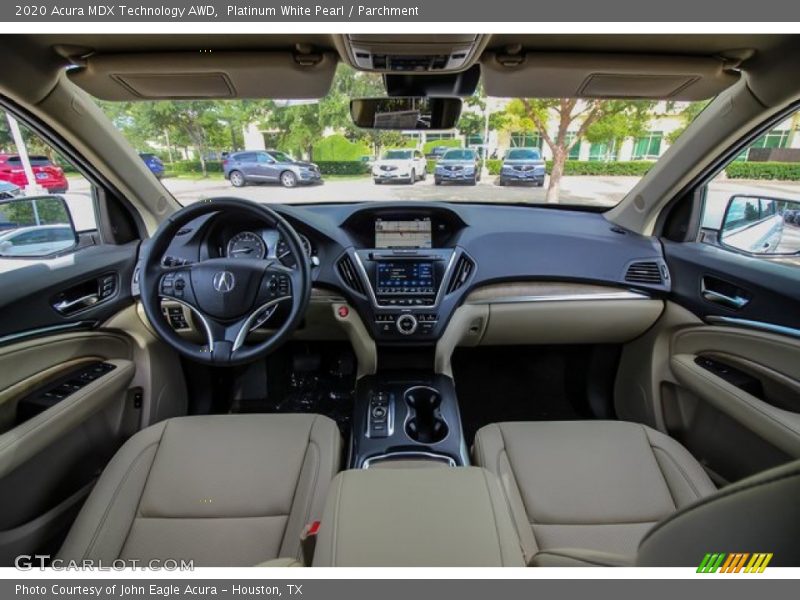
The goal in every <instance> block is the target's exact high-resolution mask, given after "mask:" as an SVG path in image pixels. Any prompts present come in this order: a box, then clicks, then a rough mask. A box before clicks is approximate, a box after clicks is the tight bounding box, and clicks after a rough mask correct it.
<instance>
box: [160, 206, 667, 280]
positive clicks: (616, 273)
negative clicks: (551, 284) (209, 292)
mask: <svg viewBox="0 0 800 600" xmlns="http://www.w3.org/2000/svg"><path fill="white" fill-rule="evenodd" d="M274 208H275V210H277V211H278V212H280V213H281V214H283V216H285V217H286V218H287V219H288V220H289V222H290V223H291V224H292V225H293V226H294V227H295V228H296V229H297V231H298V233H300V234H302V235H303V236H305V237H306V238H307V239H308V240H309V241H310V246H311V252H313V254H314V256H316V257H317V259H318V261H319V265H318V266H317V267H316V268H315V281H317V282H318V283H319V284H321V285H325V286H327V287H332V288H336V289H341V290H342V291H343V292H345V293H347V291H348V289H347V287H346V286H343V285H342V283H343V282H342V280H341V278H340V277H339V276H338V275H337V271H336V269H335V264H336V262H337V260H338V259H339V258H340V257H341V256H342V255H343V254H344V253H345V252H346V251H347V250H348V249H352V250H369V249H374V248H375V243H374V242H375V229H374V227H375V220H376V219H384V220H387V219H415V218H420V217H423V218H425V217H427V218H430V220H431V223H432V228H433V233H432V235H433V244H432V246H433V248H460V249H461V250H463V251H464V252H465V253H467V254H468V255H469V256H470V257H471V258H472V260H474V261H475V263H476V269H475V273H474V277H473V278H472V279H471V281H470V284H469V288H474V287H477V286H480V285H483V284H487V283H499V282H503V281H513V280H537V279H539V280H543V279H546V280H564V281H585V282H597V283H606V284H610V285H618V286H621V287H625V288H633V289H636V288H640V289H643V290H651V291H668V290H669V283H670V282H669V277H668V273H666V270H665V269H662V277H661V278H660V281H655V280H654V281H652V282H650V281H644V280H641V281H637V280H631V279H630V278H628V279H626V275H628V271H629V268H630V267H631V265H632V264H633V263H637V262H645V261H650V262H654V263H656V264H658V265H659V266H661V265H663V264H664V263H663V254H662V251H661V246H660V243H659V242H658V240H657V239H655V238H649V237H645V236H641V235H638V234H635V233H632V232H630V231H626V230H623V229H621V228H619V227H617V226H615V225H613V224H612V223H610V222H609V221H607V220H606V218H605V217H604V216H603V215H602V214H600V213H595V212H584V211H576V210H563V209H553V208H541V207H529V206H509V205H492V204H446V203H427V202H426V203H423V202H386V203H384V202H375V203H357V204H306V205H291V206H286V205H275V206H274ZM220 221H221V222H220ZM262 230H263V226H262V225H260V224H249V223H241V222H239V221H237V220H236V217H235V216H233V215H230V216H229V215H220V214H216V215H211V216H210V217H204V218H202V219H198V220H197V221H195V222H193V223H192V224H191V225H190V226H188V227H187V228H185V229H184V231H182V232H181V233H182V235H180V236H178V237H176V239H175V241H174V242H173V244H172V246H170V249H169V250H168V252H167V254H168V255H169V256H171V257H177V258H179V259H181V260H185V261H195V260H198V259H201V258H205V257H207V256H208V255H209V253H210V254H211V255H213V254H214V253H215V252H216V253H218V252H219V251H220V250H219V248H221V247H224V245H225V244H226V243H229V242H230V238H231V237H232V236H233V235H235V234H236V233H238V232H240V231H262ZM220 232H222V233H220ZM220 235H222V236H223V237H219V236H220ZM225 235H227V236H228V237H227V238H225V237H224V236H225ZM214 236H217V237H214ZM269 241H270V240H269V238H268V244H269ZM277 241H278V240H276V239H274V238H273V239H272V243H277ZM209 245H213V246H215V247H212V248H209ZM268 252H270V253H271V252H272V250H271V249H268ZM384 252H385V250H384ZM315 262H316V261H315ZM343 287H344V289H342V288H343Z"/></svg>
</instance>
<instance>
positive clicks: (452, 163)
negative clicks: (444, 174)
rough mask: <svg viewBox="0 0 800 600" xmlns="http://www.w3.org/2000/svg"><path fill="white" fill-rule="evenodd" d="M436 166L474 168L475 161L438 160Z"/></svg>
mask: <svg viewBox="0 0 800 600" xmlns="http://www.w3.org/2000/svg"><path fill="white" fill-rule="evenodd" d="M436 165H437V166H439V165H441V166H443V167H444V166H447V167H452V166H460V167H474V166H475V161H474V160H440V161H439V162H438V163H436Z"/></svg>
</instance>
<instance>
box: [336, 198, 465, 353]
mask: <svg viewBox="0 0 800 600" xmlns="http://www.w3.org/2000/svg"><path fill="white" fill-rule="evenodd" d="M464 226H465V225H464V223H463V222H459V221H456V220H454V218H453V217H452V215H450V214H448V213H446V212H439V213H430V212H424V211H423V212H420V211H406V212H404V213H399V214H397V213H385V212H380V211H378V212H375V211H370V212H366V213H364V214H362V215H360V216H359V217H358V218H356V220H355V222H354V223H351V224H349V227H350V229H349V231H351V234H352V235H353V237H354V238H355V239H357V240H359V241H360V242H361V243H362V244H363V245H362V246H361V247H359V248H352V249H350V250H349V251H348V253H347V255H345V256H344V257H342V258H341V259H340V260H339V262H338V269H339V273H340V275H341V276H342V279H343V280H344V283H345V284H346V285H347V286H348V287H349V288H350V289H351V290H353V291H354V292H356V293H357V298H358V301H357V302H356V304H357V306H358V308H359V312H361V313H362V315H363V316H365V317H366V318H365V319H364V320H365V321H366V323H367V325H368V327H369V328H370V329H371V333H372V336H373V338H374V339H375V340H376V341H377V342H380V343H386V344H409V343H410V344H423V345H424V344H432V343H434V342H435V341H436V339H438V338H439V336H440V335H441V333H442V331H443V330H444V327H445V326H446V324H447V320H448V318H449V315H450V314H452V311H453V310H454V309H455V307H456V305H457V303H458V299H459V297H460V296H459V294H458V293H457V292H458V291H459V290H460V289H461V287H462V286H463V285H464V284H465V283H466V281H467V280H468V279H469V277H470V276H471V275H472V273H473V271H474V268H475V264H474V262H473V261H472V260H471V259H470V258H469V257H468V256H467V255H466V253H465V252H464V251H463V250H462V249H460V248H459V247H458V246H457V244H456V242H457V239H458V235H459V233H460V231H461V230H462V229H463V228H464Z"/></svg>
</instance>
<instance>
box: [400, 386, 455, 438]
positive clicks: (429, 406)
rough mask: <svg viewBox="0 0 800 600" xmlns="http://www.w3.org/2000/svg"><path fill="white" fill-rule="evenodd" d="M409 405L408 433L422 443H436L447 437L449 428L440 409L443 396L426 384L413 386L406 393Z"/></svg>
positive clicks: (405, 396)
mask: <svg viewBox="0 0 800 600" xmlns="http://www.w3.org/2000/svg"><path fill="white" fill-rule="evenodd" d="M404 398H405V401H406V404H407V405H408V408H409V411H408V419H407V420H406V434H407V435H408V437H410V438H411V439H412V440H414V441H415V442H418V443H420V444H436V443H438V442H441V441H442V440H443V439H444V438H446V437H447V433H448V431H449V428H448V427H447V423H446V422H445V420H444V419H443V418H442V413H441V411H440V410H439V407H440V405H441V404H442V397H441V395H440V394H439V392H438V391H437V390H435V389H433V388H430V387H426V386H418V387H413V388H410V389H408V390H406V393H405V395H404Z"/></svg>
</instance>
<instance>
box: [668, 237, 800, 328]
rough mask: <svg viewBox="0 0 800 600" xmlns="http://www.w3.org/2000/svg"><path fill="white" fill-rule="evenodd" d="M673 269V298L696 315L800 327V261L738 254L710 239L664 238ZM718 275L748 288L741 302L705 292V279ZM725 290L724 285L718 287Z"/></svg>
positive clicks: (669, 264)
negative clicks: (724, 300) (732, 303)
mask: <svg viewBox="0 0 800 600" xmlns="http://www.w3.org/2000/svg"><path fill="white" fill-rule="evenodd" d="M662 243H663V246H664V254H665V258H666V261H667V265H668V266H669V270H670V273H671V274H672V293H671V297H672V299H673V300H674V301H675V302H677V303H678V304H680V305H682V306H683V307H685V308H687V309H689V310H690V311H692V312H693V313H694V314H696V315H698V316H700V317H708V316H712V315H713V316H722V317H729V318H730V317H732V318H737V319H743V320H749V321H757V322H764V323H771V324H774V325H779V326H783V327H789V328H793V329H797V330H798V332H799V333H800V267H797V266H796V265H792V264H787V263H781V262H776V261H773V260H765V259H763V258H755V257H751V256H747V255H744V254H738V253H735V252H732V251H730V250H725V249H723V248H719V247H717V246H712V245H711V244H707V243H702V242H696V243H678V242H670V241H667V240H662ZM704 279H706V281H709V280H710V281H712V282H715V281H722V282H726V283H728V284H729V285H730V286H731V287H733V288H737V289H739V290H741V291H743V292H745V293H746V294H747V300H748V302H747V303H746V304H745V305H744V306H742V307H741V308H735V307H731V306H726V305H724V304H720V303H718V302H714V301H712V300H710V299H708V298H706V297H704V295H703V280H704ZM722 291H723V292H725V291H726V290H724V289H723V290H722Z"/></svg>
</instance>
